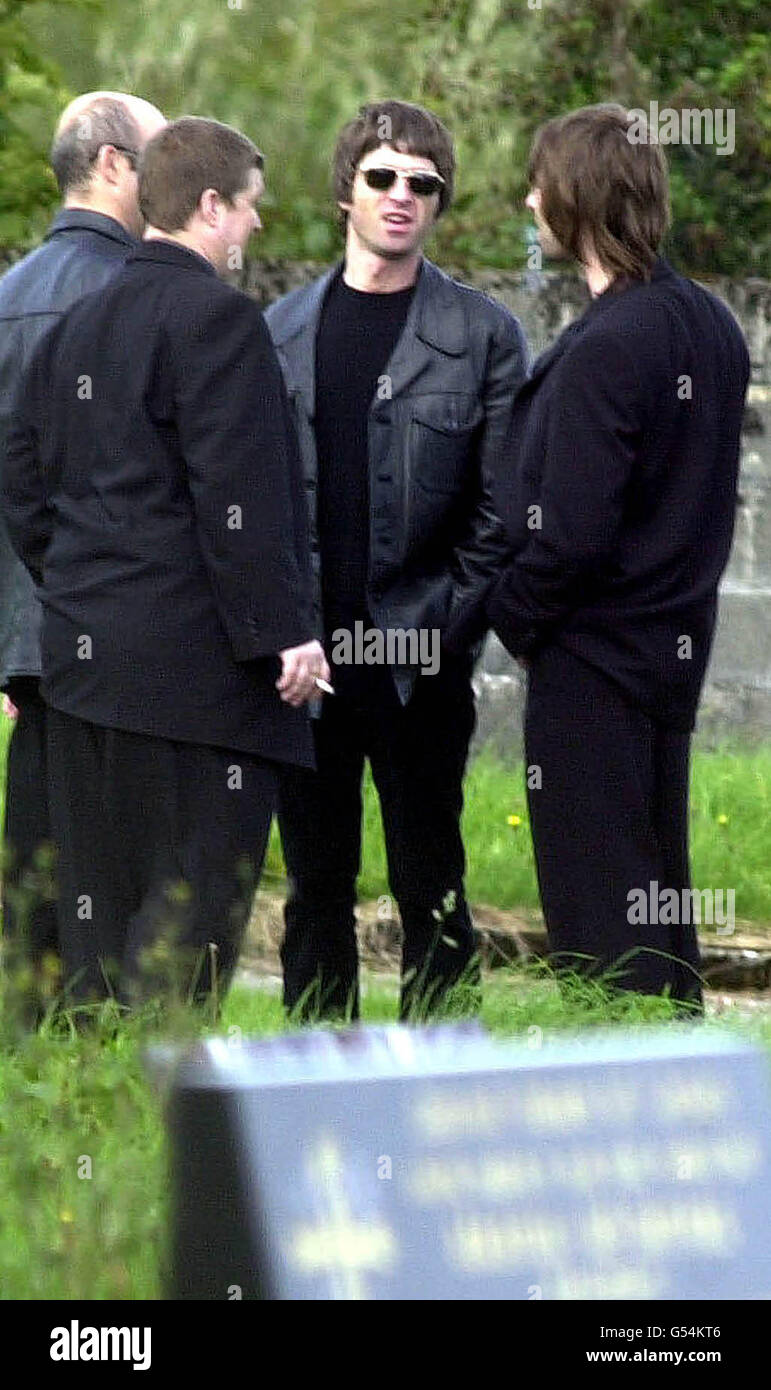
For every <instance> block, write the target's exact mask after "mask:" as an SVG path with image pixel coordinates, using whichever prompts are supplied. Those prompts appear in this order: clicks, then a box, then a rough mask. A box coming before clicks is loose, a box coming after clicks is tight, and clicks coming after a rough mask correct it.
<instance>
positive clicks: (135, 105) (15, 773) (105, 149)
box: [0, 92, 165, 1023]
mask: <svg viewBox="0 0 771 1390" xmlns="http://www.w3.org/2000/svg"><path fill="white" fill-rule="evenodd" d="M164 125H165V119H164V117H163V116H162V114H161V112H160V111H159V110H158V109H157V107H155V106H151V104H150V103H149V102H147V101H143V100H142V99H141V98H140V97H135V96H130V95H127V94H126V93H123V92H87V93H85V94H83V95H81V96H78V97H76V98H75V100H74V101H72V102H70V104H69V106H67V108H66V109H65V110H64V111H63V112H62V115H61V117H60V119H59V123H58V125H57V128H56V133H55V135H54V141H53V147H52V150H51V165H52V167H53V171H54V174H55V176H56V181H57V183H58V185H59V189H60V191H61V194H62V198H63V206H62V208H61V211H59V212H58V213H57V214H56V217H55V218H54V221H53V223H52V225H51V227H50V228H49V230H48V232H47V233H46V236H45V239H44V242H43V245H42V246H39V247H37V249H36V250H34V251H31V252H30V254H29V255H28V256H25V257H24V258H23V259H22V260H21V261H19V262H18V263H17V264H16V265H14V266H12V268H11V269H10V270H9V271H8V272H7V274H6V275H4V276H3V279H2V281H1V282H0V481H1V480H2V476H3V463H4V454H5V441H6V437H7V432H8V427H9V420H10V413H11V404H12V401H13V397H14V393H15V390H16V386H17V383H18V382H19V381H20V380H21V377H22V374H23V371H24V369H25V367H26V365H27V363H28V362H29V360H30V358H31V356H32V352H33V349H34V348H35V347H36V346H37V344H38V343H39V342H40V340H41V339H42V337H43V336H44V334H45V333H46V331H47V330H48V329H49V328H50V327H51V326H52V325H53V324H54V323H55V322H56V321H57V320H58V319H59V318H61V316H62V315H63V314H64V313H65V312H66V311H67V310H68V309H69V308H70V307H71V306H72V305H73V304H74V303H75V302H76V301H77V300H79V299H82V298H83V296H84V295H86V294H88V293H89V291H91V290H97V289H99V288H101V287H102V286H103V285H106V284H107V282H108V281H109V280H111V279H112V277H113V276H114V275H116V274H117V273H118V271H119V270H120V269H121V267H122V266H123V263H124V261H125V260H126V258H127V256H129V255H130V254H131V252H132V251H133V250H134V249H135V247H136V245H137V242H138V238H140V237H141V236H142V232H143V229H144V218H143V217H142V214H141V212H140V210H139V195H138V188H139V184H138V178H137V173H136V165H137V160H138V157H139V154H140V152H141V151H142V149H143V148H144V145H145V144H146V142H147V141H148V140H149V139H150V138H151V137H152V136H153V135H155V134H156V132H157V131H158V130H160V129H161V128H162V127H163V126H164ZM40 617H41V610H40V604H39V602H38V599H37V596H36V591H35V586H34V584H33V582H32V579H31V578H30V576H29V574H28V573H27V570H26V569H25V567H24V565H23V564H22V563H21V560H20V559H19V558H18V557H17V555H16V554H15V552H14V550H13V549H12V547H11V543H10V540H9V537H8V534H7V529H6V526H5V523H4V521H3V520H2V517H0V688H2V690H4V691H5V692H7V695H8V697H9V700H10V701H11V705H12V708H13V709H14V710H15V715H16V717H15V723H14V730H13V734H12V737H11V741H10V745H9V750H8V768H7V776H6V809H5V828H4V845H3V850H4V853H3V861H4V863H3V936H4V947H5V956H6V961H9V960H11V958H14V959H15V960H16V961H17V962H18V963H19V964H21V962H22V961H23V963H24V966H25V967H30V968H31V973H32V975H33V977H37V979H40V977H41V971H42V969H43V965H44V961H45V958H46V957H47V956H48V957H52V956H55V955H56V952H57V930H56V921H55V910H54V904H53V902H51V901H50V900H48V901H46V900H45V897H44V895H43V893H42V891H41V890H42V880H43V877H44V875H43V874H42V873H41V869H40V862H39V861H40V855H41V851H42V846H44V845H46V844H48V843H49V842H50V840H51V831H50V825H49V815H48V800H49V798H48V777H47V770H46V757H45V743H46V725H47V706H46V704H45V702H44V701H43V697H42V695H41V694H40V689H39V687H40V669H41V662H40ZM20 958H21V959H20ZM11 963H12V964H13V961H11ZM14 970H15V967H14ZM36 993H37V985H36V984H35V983H33V984H32V985H31V986H30V990H29V995H30V998H29V1005H28V1008H27V1011H26V1012H27V1016H28V1021H29V1022H30V1023H34V1022H35V1020H36V1017H37V1013H38V1004H37V1003H36V1002H35V995H36Z"/></svg>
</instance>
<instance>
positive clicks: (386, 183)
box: [359, 166, 444, 198]
mask: <svg viewBox="0 0 771 1390" xmlns="http://www.w3.org/2000/svg"><path fill="white" fill-rule="evenodd" d="M359 172H360V174H361V176H362V178H363V179H364V182H365V183H366V185H367V187H368V188H376V189H377V190H378V191H379V192H380V193H383V192H384V191H385V189H386V188H392V187H393V185H394V184H395V183H396V180H397V178H398V177H399V175H400V174H401V172H402V171H401V169H388V168H385V167H384V168H380V166H377V167H376V168H372V169H360V170H359ZM402 177H403V178H404V179H406V181H407V186H408V188H409V190H410V192H411V193H414V194H415V196H416V197H417V198H430V197H431V195H432V194H433V193H441V191H442V188H443V187H444V179H443V178H442V176H441V174H428V173H426V174H403V175H402Z"/></svg>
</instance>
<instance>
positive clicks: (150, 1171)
mask: <svg viewBox="0 0 771 1390" xmlns="http://www.w3.org/2000/svg"><path fill="white" fill-rule="evenodd" d="M363 1012H364V1017H365V1021H368V1022H384V1021H388V1020H391V1021H392V1020H393V1019H394V1017H395V1012H396V1000H395V996H394V992H393V990H392V989H391V990H389V989H387V988H384V987H383V985H382V984H377V982H376V983H375V984H374V985H372V986H371V987H370V988H369V989H368V990H367V991H366V993H365V998H364V1005H363ZM671 1018H672V1009H671V1006H670V1005H669V1003H668V1001H667V1000H665V999H651V998H644V997H642V996H634V995H628V996H623V995H622V996H620V997H616V998H611V997H609V996H607V995H606V994H605V993H604V991H603V990H602V989H601V988H600V987H599V986H597V985H589V984H584V985H576V986H575V987H574V988H573V990H572V991H571V992H570V993H569V995H568V996H567V997H565V996H564V995H563V994H561V993H559V992H558V991H557V990H556V988H555V986H554V984H553V982H552V981H551V980H550V978H549V977H548V974H547V973H546V972H544V971H541V970H538V969H535V970H532V971H523V970H521V969H519V970H502V971H498V972H496V973H495V975H494V976H493V977H492V978H491V979H490V981H489V983H488V984H487V986H486V991H485V1002H484V1010H483V1022H484V1023H485V1024H486V1025H487V1026H488V1027H489V1028H490V1029H491V1030H492V1031H493V1032H495V1033H497V1034H500V1035H507V1036H521V1037H522V1039H523V1040H524V1041H526V1042H527V1044H528V1046H537V1045H538V1043H539V1041H540V1039H541V1037H543V1036H545V1035H547V1034H549V1033H550V1032H553V1031H559V1032H562V1031H565V1030H581V1029H585V1028H587V1027H592V1026H594V1025H598V1024H602V1025H607V1024H613V1025H617V1026H622V1025H623V1026H626V1027H634V1028H639V1027H645V1026H648V1025H651V1024H666V1023H667V1022H668V1021H670V1020H671ZM285 1026H286V1025H285V1023H284V1020H283V1016H282V1011H281V1006H280V1001H279V998H278V996H272V995H268V994H265V993H264V992H262V991H251V992H250V991H246V990H244V989H238V988H237V989H234V990H233V991H232V992H231V995H230V997H229V998H228V1000H227V1002H226V1005H225V1010H224V1014H223V1018H222V1021H221V1025H220V1027H219V1029H218V1031H219V1032H224V1033H225V1034H227V1031H228V1029H232V1028H233V1027H238V1028H239V1029H241V1030H242V1031H243V1033H244V1035H246V1036H249V1035H255V1036H256V1035H264V1034H269V1033H274V1032H277V1031H280V1030H282V1029H283V1028H284V1027H285ZM712 1026H715V1027H721V1028H725V1027H733V1028H737V1027H740V1028H741V1031H742V1032H743V1033H744V1034H745V1035H747V1034H748V1033H749V1034H751V1035H754V1036H755V1038H756V1039H757V1040H758V1041H759V1042H760V1043H761V1044H762V1045H763V1046H765V1047H766V1048H767V1049H768V1050H769V1052H771V1021H766V1022H762V1023H753V1025H749V1024H737V1022H736V1021H728V1022H725V1021H721V1022H720V1023H716V1024H713V1025H712ZM200 1028H201V1025H200V1021H196V1020H194V1019H193V1018H192V1017H191V1015H190V1014H189V1013H184V1012H183V1013H181V1014H179V1015H177V1016H176V1017H175V1018H173V1019H172V1020H171V1022H167V1025H166V1027H165V1028H164V1029H163V1030H162V1033H163V1036H164V1038H166V1039H168V1037H169V1036H170V1035H171V1036H172V1037H176V1038H177V1039H178V1040H180V1039H183V1038H188V1039H189V1038H190V1037H191V1036H192V1035H194V1034H195V1033H196V1032H197V1031H200ZM157 1036H158V1025H157V1023H156V1024H155V1025H153V1024H150V1023H149V1022H148V1021H147V1020H146V1019H134V1020H132V1021H130V1022H127V1023H123V1024H120V1025H119V1026H117V1027H116V1026H115V1025H114V1021H113V1023H112V1024H110V1022H109V1020H106V1021H105V1023H104V1025H103V1026H102V1027H101V1028H100V1027H96V1028H95V1029H94V1030H93V1031H92V1032H90V1033H81V1032H76V1031H75V1030H74V1029H73V1031H72V1033H71V1035H68V1034H67V1033H64V1034H59V1035H53V1036H52V1035H49V1036H46V1035H45V1033H40V1034H38V1035H36V1036H32V1037H28V1038H26V1039H24V1040H23V1041H21V1042H17V1043H16V1044H15V1045H13V1046H11V1045H10V1044H8V1043H7V1042H6V1044H5V1045H4V1046H2V1048H0V1164H1V1166H2V1215H1V1217H0V1299H2V1300H8V1299H25V1300H26V1299H58V1298H61V1299H100V1300H101V1299H110V1298H117V1299H129V1300H131V1299H145V1298H147V1299H156V1298H159V1297H161V1295H162V1289H163V1269H164V1261H165V1258H166V1252H165V1231H166V1227H167V1216H168V1207H167V1201H168V1177H167V1167H166V1153H165V1143H164V1132H163V1121H162V1114H161V1107H160V1103H159V1100H158V1098H157V1095H156V1092H155V1090H154V1088H153V1086H152V1084H151V1083H150V1081H149V1080H148V1077H147V1075H146V1073H145V1071H144V1068H143V1062H142V1054H143V1050H144V1048H145V1046H146V1045H147V1043H148V1042H150V1041H152V1040H153V1039H154V1038H156V1037H157ZM86 1159H88V1160H90V1171H91V1176H90V1178H89V1177H85V1176H79V1172H80V1173H85V1172H86V1171H87V1165H86V1162H85V1160H86Z"/></svg>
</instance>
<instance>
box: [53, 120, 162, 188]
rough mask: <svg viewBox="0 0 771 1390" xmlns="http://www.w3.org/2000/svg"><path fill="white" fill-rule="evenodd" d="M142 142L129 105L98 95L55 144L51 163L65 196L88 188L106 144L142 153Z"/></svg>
mask: <svg viewBox="0 0 771 1390" xmlns="http://www.w3.org/2000/svg"><path fill="white" fill-rule="evenodd" d="M141 143H142V137H141V134H140V130H139V126H138V124H137V122H136V121H135V119H134V117H133V116H132V114H131V112H130V111H129V109H128V107H127V106H124V104H123V102H122V101H118V100H116V98H114V97H96V98H95V99H94V101H93V102H92V103H91V104H90V105H89V106H87V107H85V108H84V109H83V110H81V111H79V112H78V114H77V115H76V116H73V118H72V120H71V121H69V122H68V123H67V125H66V126H65V127H64V129H63V130H62V131H61V132H60V133H59V134H58V135H57V136H56V137H55V138H54V142H53V145H52V146H51V167H52V168H53V171H54V174H55V176H56V182H57V184H58V185H59V192H60V193H61V195H62V197H67V195H68V194H70V193H84V192H85V191H86V189H87V188H88V185H89V183H90V181H91V175H92V173H93V165H94V160H95V159H96V156H97V155H98V153H99V150H100V149H101V147H102V145H115V147H116V149H121V150H124V151H126V152H128V153H131V154H134V155H136V156H138V155H139V147H140V145H141Z"/></svg>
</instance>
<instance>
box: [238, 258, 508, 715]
mask: <svg viewBox="0 0 771 1390" xmlns="http://www.w3.org/2000/svg"><path fill="white" fill-rule="evenodd" d="M336 270H337V267H335V268H333V269H332V270H330V271H328V272H327V273H326V274H325V275H323V276H321V278H320V279H319V280H315V281H314V282H313V284H312V285H308V286H306V287H305V288H303V289H299V290H294V291H293V292H292V293H291V294H288V295H286V296H285V298H284V299H281V300H279V301H278V303H277V304H273V305H271V306H270V308H269V309H268V310H267V311H266V314H265V319H266V322H267V325H268V328H269V329H270V332H271V335H272V337H273V341H274V342H275V344H276V347H277V349H278V354H279V358H280V360H281V364H282V366H283V368H284V373H285V376H286V380H287V385H288V388H289V393H290V396H291V399H292V403H293V406H294V410H295V418H296V421H297V427H298V433H299V438H300V448H301V452H302V458H303V466H304V472H305V484H306V490H307V501H308V514H309V517H310V527H311V546H312V550H313V558H314V572H315V591H314V606H315V624H316V632H317V635H318V636H321V635H322V632H323V622H322V615H321V584H320V565H319V545H318V537H317V534H316V484H317V472H318V469H317V461H316V440H315V435H314V429H313V418H314V410H315V400H314V395H315V360H316V335H317V332H318V326H319V319H320V316H321V309H322V305H323V302H324V296H325V294H326V291H327V289H328V288H329V285H330V283H331V281H332V278H333V277H334V275H335V273H336ZM526 371H527V345H526V343H525V339H524V335H523V333H522V329H521V328H520V326H519V323H518V321H517V319H515V318H514V315H513V314H511V313H510V312H509V310H508V309H506V308H505V307H504V305H502V304H498V303H496V301H495V300H492V299H489V298H488V297H487V296H486V295H484V294H482V293H481V292H480V291H479V290H473V289H470V288H469V287H468V286H467V285H461V284H459V283H458V282H457V281H456V280H452V279H450V277H449V276H448V275H445V274H444V273H443V272H442V271H441V270H439V268H438V267H437V266H435V265H433V264H432V263H431V262H430V261H427V260H424V261H423V262H422V265H421V268H420V272H419V275H418V280H417V285H416V288H415V294H414V296H413V299H412V302H411V304H410V309H409V313H408V316H407V321H406V323H405V325H404V329H403V331H402V333H401V334H400V336H399V339H398V342H397V344H396V347H395V348H394V351H393V353H392V355H391V358H390V360H389V362H388V363H387V365H386V366H385V367H384V369H383V374H384V375H387V376H388V377H390V396H389V398H388V399H379V397H378V396H377V395H376V397H375V398H374V399H373V401H372V405H371V407H370V412H369V476H370V572H369V584H368V591H367V600H368V609H369V612H370V613H371V614H372V617H373V619H374V621H375V622H376V623H377V624H378V626H379V627H380V628H381V629H383V630H385V629H387V628H391V629H394V628H428V629H432V628H437V629H439V631H440V632H441V634H442V640H443V642H444V644H445V645H446V647H447V648H448V649H450V650H451V651H453V652H456V653H461V652H464V651H467V650H468V649H469V648H470V647H471V646H472V645H473V644H474V643H476V642H478V641H479V640H480V639H481V637H482V636H483V635H484V633H485V631H486V630H487V620H486V615H485V599H486V597H487V593H488V590H489V588H490V585H491V583H492V580H493V577H494V575H495V573H496V570H497V568H498V567H499V566H500V563H501V561H502V559H503V557H504V555H505V553H506V542H505V537H504V535H503V531H502V528H501V524H500V521H499V519H498V517H497V516H496V515H495V512H494V510H493V506H492V501H491V492H490V490H491V485H492V476H493V472H494V470H495V468H496V467H498V465H499V459H500V452H501V448H502V445H503V443H504V441H505V439H506V436H507V434H508V431H509V425H510V419H511V408H512V404H513V400H514V396H515V394H516V391H517V388H518V387H519V385H520V384H521V382H522V381H523V379H524V377H525V374H526ZM395 678H396V684H397V688H398V690H399V694H400V696H401V698H402V700H403V701H405V702H406V701H407V699H408V698H409V696H410V693H411V691H412V688H413V685H414V681H415V678H416V672H415V669H414V668H412V669H410V668H399V669H397V671H396V672H395Z"/></svg>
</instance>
